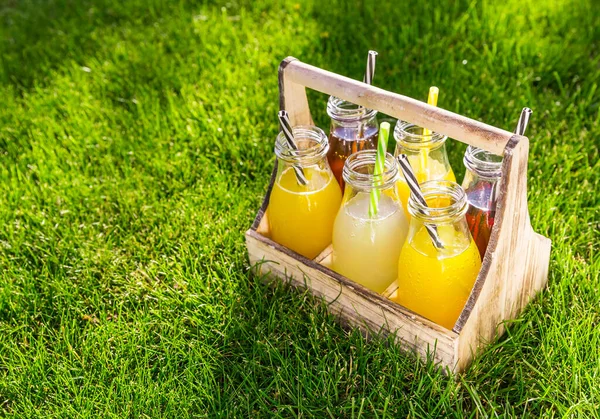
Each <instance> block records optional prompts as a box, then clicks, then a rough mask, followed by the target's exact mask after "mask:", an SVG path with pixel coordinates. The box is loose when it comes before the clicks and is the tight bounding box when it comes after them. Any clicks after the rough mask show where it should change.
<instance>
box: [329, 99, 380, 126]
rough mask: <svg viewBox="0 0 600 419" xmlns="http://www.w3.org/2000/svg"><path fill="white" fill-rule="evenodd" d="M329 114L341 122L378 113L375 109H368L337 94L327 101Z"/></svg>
mask: <svg viewBox="0 0 600 419" xmlns="http://www.w3.org/2000/svg"><path fill="white" fill-rule="evenodd" d="M327 115H329V117H330V118H331V119H334V120H336V121H340V122H356V121H363V120H365V119H371V118H373V117H374V116H375V115H377V111H376V110H375V109H367V108H365V107H362V106H359V105H356V104H354V103H352V102H348V101H347V100H343V99H340V98H337V97H335V96H329V100H328V101H327Z"/></svg>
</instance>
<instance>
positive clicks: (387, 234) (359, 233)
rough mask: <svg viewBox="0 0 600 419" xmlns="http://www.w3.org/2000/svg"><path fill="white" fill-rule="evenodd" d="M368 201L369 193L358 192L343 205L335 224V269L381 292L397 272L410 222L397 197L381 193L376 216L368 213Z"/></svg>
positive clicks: (394, 278) (333, 266)
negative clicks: (370, 215) (399, 257)
mask: <svg viewBox="0 0 600 419" xmlns="http://www.w3.org/2000/svg"><path fill="white" fill-rule="evenodd" d="M369 201H370V195H369V193H366V192H359V193H358V194H357V195H356V196H355V197H353V198H352V199H350V200H349V201H348V202H346V203H345V204H344V205H343V206H342V208H340V211H339V213H338V215H337V218H336V219H335V225H334V228H333V263H332V269H333V270H334V271H336V272H338V273H340V274H342V275H344V276H345V277H347V278H349V279H351V280H353V281H354V282H357V283H359V284H361V285H363V286H365V287H367V288H369V289H371V290H373V291H375V292H378V293H381V292H383V291H385V289H386V288H387V287H388V286H389V285H390V284H391V283H392V282H394V281H395V280H396V278H397V276H398V256H400V250H401V249H402V245H403V244H404V241H405V240H406V235H407V233H408V222H407V221H406V218H405V217H404V214H403V212H402V210H401V209H400V205H399V203H398V202H397V201H396V200H395V197H393V198H391V197H389V195H388V194H386V193H385V192H384V193H383V194H381V198H380V200H379V211H378V213H377V215H376V216H375V217H369Z"/></svg>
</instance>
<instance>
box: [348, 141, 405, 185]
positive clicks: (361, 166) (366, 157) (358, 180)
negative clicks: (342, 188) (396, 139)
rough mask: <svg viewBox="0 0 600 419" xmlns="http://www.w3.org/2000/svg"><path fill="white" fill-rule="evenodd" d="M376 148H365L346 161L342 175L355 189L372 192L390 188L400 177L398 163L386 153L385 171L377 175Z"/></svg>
mask: <svg viewBox="0 0 600 419" xmlns="http://www.w3.org/2000/svg"><path fill="white" fill-rule="evenodd" d="M376 158H377V151H376V150H363V151H359V152H356V153H354V154H352V155H351V156H350V157H348V159H346V162H345V163H344V169H343V171H342V176H343V178H344V181H345V182H346V185H347V186H349V187H351V188H353V189H354V190H355V191H362V192H370V191H371V190H373V189H379V190H384V189H390V188H393V187H394V186H395V182H396V180H397V178H398V164H397V163H396V160H395V159H394V157H393V156H392V155H391V154H389V153H386V158H385V164H384V168H383V172H382V173H381V174H378V175H375V174H374V171H375V162H376Z"/></svg>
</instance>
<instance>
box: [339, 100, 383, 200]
mask: <svg viewBox="0 0 600 419" xmlns="http://www.w3.org/2000/svg"><path fill="white" fill-rule="evenodd" d="M327 114H328V115H329V116H330V117H331V130H330V131H329V152H328V153H327V160H328V161H329V166H330V167H331V170H332V171H333V175H334V176H335V178H336V179H337V181H338V183H339V184H340V186H341V187H342V191H343V190H344V180H343V179H342V169H343V168H344V162H345V161H346V159H347V158H348V157H350V155H351V154H354V153H356V152H357V151H361V150H370V149H372V150H376V149H377V135H378V133H379V127H378V124H377V111H376V110H373V109H366V108H363V107H362V106H358V105H355V104H354V103H350V102H347V101H345V100H342V99H338V98H336V97H333V96H331V97H329V101H328V102H327Z"/></svg>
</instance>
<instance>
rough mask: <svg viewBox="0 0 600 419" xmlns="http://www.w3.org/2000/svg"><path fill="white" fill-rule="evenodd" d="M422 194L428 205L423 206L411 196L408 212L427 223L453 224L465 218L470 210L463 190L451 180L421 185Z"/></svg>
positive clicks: (432, 181)
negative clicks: (458, 219)
mask: <svg viewBox="0 0 600 419" xmlns="http://www.w3.org/2000/svg"><path fill="white" fill-rule="evenodd" d="M420 187H421V193H422V194H423V197H424V198H425V202H427V205H426V206H425V205H423V203H421V202H420V201H419V200H417V199H415V198H414V195H413V194H411V195H410V198H409V199H408V212H410V214H411V215H412V216H413V217H415V218H417V219H419V220H421V221H425V222H430V223H442V222H452V221H454V220H456V219H457V218H458V217H463V216H464V215H465V214H466V212H467V208H468V204H467V196H466V194H465V191H464V190H463V188H461V187H460V185H459V184H458V183H456V182H451V181H449V180H430V181H427V182H423V183H421V184H420Z"/></svg>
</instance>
